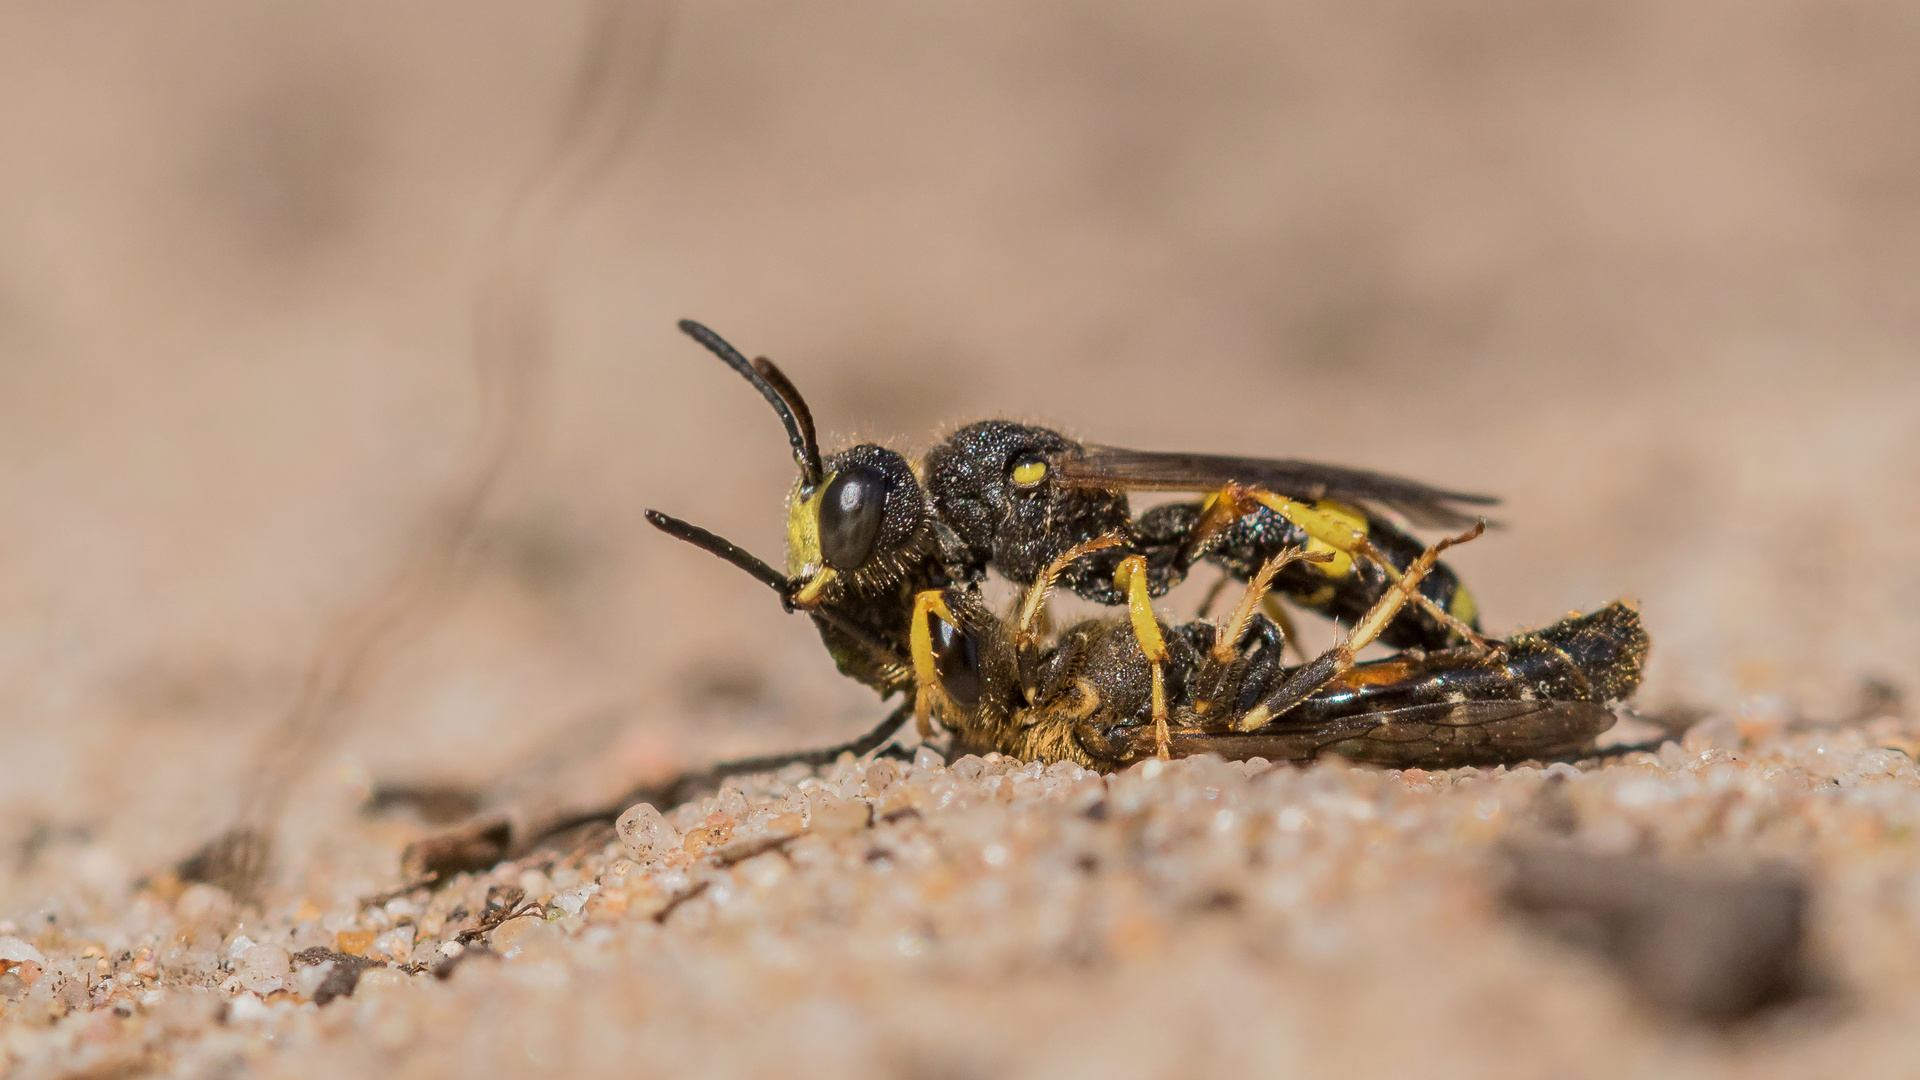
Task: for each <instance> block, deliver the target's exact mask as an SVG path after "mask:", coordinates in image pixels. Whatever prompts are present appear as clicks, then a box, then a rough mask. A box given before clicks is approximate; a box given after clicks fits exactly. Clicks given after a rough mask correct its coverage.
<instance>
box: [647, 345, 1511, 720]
mask: <svg viewBox="0 0 1920 1080" xmlns="http://www.w3.org/2000/svg"><path fill="white" fill-rule="evenodd" d="M680 329H681V330H682V331H683V332H685V333H686V334H688V335H689V336H691V337H693V338H694V339H695V340H696V341H698V342H699V343H700V344H702V345H704V346H705V347H706V348H707V349H708V350H709V351H711V352H712V353H713V354H714V355H715V356H717V357H719V358H720V359H721V360H722V361H723V362H725V363H726V364H727V365H728V366H729V367H731V368H733V369H734V370H735V371H736V372H738V373H739V374H740V375H741V376H742V377H744V378H745V379H746V380H747V381H748V382H749V383H750V384H751V385H753V386H754V388H755V389H757V390H758V391H759V392H760V394H761V395H762V396H763V397H765V398H766V400H767V401H768V402H769V403H770V404H771V405H772V406H773V408H774V411H775V412H776V414H778V416H779V417H780V419H781V422H782V424H783V425H784V426H785V428H786V431H787V437H788V441H789V443H790V445H791V448H792V451H793V458H794V462H795V464H796V465H797V466H798V468H799V473H800V475H799V477H798V479H797V480H796V481H795V484H794V487H793V489H792V490H791V492H790V493H789V494H788V497H787V579H788V585H787V586H785V587H784V591H783V601H784V602H785V603H786V604H787V606H788V607H789V609H802V610H806V611H808V612H810V613H811V614H813V615H814V617H815V622H816V623H817V624H818V625H819V626H820V632H821V636H822V638H823V640H824V641H825V643H826V645H827V648H828V651H829V652H830V653H831V654H832V655H833V657H834V658H835V661H836V662H837V663H838V665H839V667H840V669H841V670H842V671H843V672H845V673H846V674H848V675H850V676H852V677H854V678H856V679H859V680H860V681H862V682H864V683H866V684H867V685H869V686H872V687H874V688H875V689H877V690H879V691H880V692H881V693H882V695H883V696H885V695H889V694H891V693H893V692H895V691H898V690H902V689H905V688H906V687H907V686H909V685H911V683H912V676H911V673H910V672H908V671H907V670H906V669H905V668H904V667H903V666H902V665H900V664H898V663H892V662H886V661H882V660H880V659H879V658H880V657H883V656H887V657H892V658H896V659H897V658H898V657H899V656H900V655H902V653H901V650H900V647H901V646H902V645H904V644H905V637H906V630H907V626H906V613H907V610H908V608H909V607H910V605H911V602H912V597H914V596H915V595H918V594H919V593H920V592H923V591H925V590H927V589H929V588H939V587H942V586H944V585H946V584H949V583H959V584H977V583H979V582H981V581H982V580H984V579H985V577H986V575H987V573H988V571H989V570H992V571H997V572H998V573H999V574H1000V575H1001V576H1003V577H1005V578H1007V579H1008V580H1010V581H1012V582H1013V583H1014V584H1016V585H1020V586H1031V585H1032V584H1033V583H1034V581H1035V579H1036V577H1037V576H1038V574H1039V573H1040V572H1041V571H1042V569H1044V568H1045V567H1047V566H1049V565H1051V564H1052V563H1053V562H1054V561H1055V560H1057V559H1058V558H1059V557H1060V556H1061V555H1062V554H1063V553H1064V552H1066V551H1069V550H1072V549H1074V548H1075V547H1076V546H1078V545H1082V544H1085V543H1087V542H1088V541H1090V540H1092V539H1094V538H1095V537H1103V536H1104V537H1117V538H1118V542H1116V543H1113V544H1112V545H1111V546H1110V547H1108V548H1105V549H1102V550H1101V551H1099V552H1098V553H1097V554H1096V555H1095V556H1093V557H1092V558H1088V559H1085V560H1083V561H1080V562H1077V563H1075V564H1074V565H1072V566H1071V567H1069V568H1068V569H1067V570H1066V571H1065V572H1064V574H1063V576H1062V578H1061V580H1060V581H1059V582H1058V585H1059V587H1063V588H1065V589H1068V590H1069V591H1071V592H1074V593H1076V594H1078V595H1079V596H1082V597H1084V598H1086V599H1088V600H1092V601H1094V602H1096V603H1100V604H1107V605H1113V604H1128V605H1130V606H1132V607H1133V608H1136V609H1140V608H1144V607H1146V606H1147V605H1149V604H1150V602H1151V601H1152V600H1153V599H1154V598H1156V597H1159V596H1162V595H1164V594H1165V593H1166V592H1167V590H1169V589H1171V588H1172V587H1173V586H1175V585H1177V584H1179V583H1180V582H1181V581H1182V580H1184V578H1185V577H1186V575H1187V573H1188V571H1189V570H1191V569H1192V567H1193V566H1194V565H1196V564H1197V563H1198V562H1200V561H1203V560H1204V561H1207V562H1210V563H1213V564H1214V565H1217V566H1219V567H1220V568H1222V569H1223V570H1225V571H1226V572H1227V574H1228V575H1229V576H1230V577H1232V578H1237V579H1239V580H1241V581H1246V580H1249V579H1250V578H1251V576H1252V575H1253V574H1254V573H1255V571H1256V570H1257V569H1258V568H1259V567H1260V566H1261V565H1263V564H1264V563H1265V562H1267V561H1268V560H1269V559H1271V558H1272V557H1273V556H1274V555H1275V554H1276V553H1278V552H1280V551H1283V550H1288V549H1291V548H1300V549H1301V550H1303V551H1306V552H1310V553H1324V554H1326V555H1327V556H1328V558H1325V559H1320V560H1312V561H1298V562H1294V563H1291V564H1289V565H1288V566H1287V567H1286V568H1284V569H1283V570H1282V571H1281V572H1280V573H1279V574H1278V575H1277V576H1276V577H1275V578H1274V580H1273V581H1272V583H1271V587H1270V595H1282V596H1285V597H1286V598H1287V599H1288V600H1289V601H1291V602H1292V603H1294V604H1295V605H1297V606H1299V607H1302V608H1304V609H1306V610H1309V611H1314V612H1317V613H1320V614H1322V615H1326V616H1328V617H1330V618H1333V619H1334V620H1336V621H1338V622H1342V623H1344V624H1347V625H1351V624H1353V623H1354V622H1355V621H1356V620H1358V619H1359V618H1361V617H1362V616H1363V615H1364V614H1365V613H1366V612H1367V611H1369V610H1370V609H1372V608H1373V607H1374V605H1375V604H1376V603H1377V602H1378V601H1379V600H1380V599H1381V597H1382V596H1384V595H1385V594H1386V592H1387V591H1388V590H1389V589H1390V588H1391V587H1392V586H1393V585H1394V584H1395V583H1396V582H1397V581H1398V580H1399V579H1400V578H1401V576H1402V575H1403V574H1404V572H1405V568H1406V567H1407V566H1409V565H1411V564H1412V562H1413V561H1414V560H1415V559H1417V558H1418V557H1419V555H1420V553H1421V551H1422V545H1421V544H1420V542H1419V541H1418V540H1416V539H1414V538H1413V537H1412V536H1410V535H1408V534H1407V533H1405V532H1403V531H1401V530H1400V529H1399V528H1398V527H1397V526H1396V525H1394V524H1393V523H1392V521H1390V520H1389V519H1388V518H1387V516H1386V515H1385V513H1383V511H1391V512H1393V513H1397V514H1399V515H1401V516H1402V517H1404V518H1406V519H1407V520H1408V521H1410V522H1414V523H1417V524H1422V525H1446V526H1457V525H1463V524H1466V523H1468V522H1469V521H1471V520H1472V519H1471V518H1470V517H1468V516H1467V515H1466V514H1464V513H1462V512H1461V511H1460V510H1459V509H1457V505H1490V504H1492V503H1494V502H1496V501H1497V500H1495V499H1493V498H1491V497H1489V496H1485V495H1475V494H1470V493H1465V492H1456V491H1447V490H1443V489H1440V488H1436V487H1432V486H1430V485H1427V484H1423V483H1420V482H1418V481H1413V480H1407V479H1403V478H1400V477H1394V476H1388V475H1384V474H1381V473H1375V472H1367V471H1363V470H1358V469H1346V468H1341V467H1337V466H1332V465H1321V464H1315V463H1312V462H1302V461H1283V460H1271V459H1263V458H1245V457H1225V456H1218V455H1205V454H1181V453H1152V452H1146V451H1137V450H1124V449H1120V448H1116V447H1108V446H1099V445H1095V444H1087V443H1081V442H1077V441H1075V440H1072V439H1069V438H1067V437H1066V436H1064V435H1061V434H1059V433H1058V432H1054V431H1051V430H1049V429H1046V428H1042V427H1035V426H1031V425H1025V424H1016V423H1012V422H1010V421H1004V420H987V421H981V422H979V423H975V424H969V425H967V426H965V427H963V428H960V429H959V430H958V431H956V432H954V433H953V434H952V435H950V436H949V437H947V438H946V439H944V440H942V441H941V442H940V443H939V444H938V445H936V446H934V447H933V448H932V449H931V450H929V451H928V452H927V454H926V456H925V458H924V461H923V462H922V464H921V466H920V468H919V469H916V468H915V467H914V466H913V465H912V464H911V463H910V462H909V461H908V460H907V459H906V458H905V457H904V456H903V455H901V454H900V453H899V452H898V451H895V450H893V449H890V448H888V447H884V446H879V445H876V444H872V443H862V444H859V445H856V446H852V447H849V448H848V449H846V450H843V451H841V452H839V453H837V454H834V455H831V456H823V455H822V454H821V452H820V448H819V443H818V439H817V436H816V432H815V428H814V422H813V416H812V413H811V411H810V410H809V409H808V407H807V405H806V402H805V400H804V399H803V398H802V397H801V395H800V393H799V391H798V390H797V389H795V387H794V385H793V383H792V381H791V380H789V379H788V378H787V377H786V375H785V374H784V373H783V372H781V370H780V369H779V367H778V366H777V365H775V364H774V363H773V361H771V360H768V359H766V358H764V357H762V358H760V359H757V360H752V361H749V360H747V358H746V357H745V356H744V355H743V354H742V353H741V352H740V351H739V350H738V349H736V348H734V347H733V346H732V345H731V344H730V343H728V342H727V341H726V340H725V339H724V338H722V337H721V336H720V335H718V334H716V333H714V332H713V331H712V330H709V329H708V328H706V327H705V326H702V325H701V324H699V323H697V322H694V321H692V320H684V321H682V322H681V323H680ZM1134 490H1139V491H1202V492H1205V493H1206V494H1205V497H1204V498H1203V499H1201V500H1196V501H1188V502H1174V503H1168V504H1165V505H1161V506H1156V507H1154V508H1153V509H1151V510H1148V511H1146V512H1145V513H1142V514H1140V515H1139V516H1138V517H1135V516H1133V515H1132V513H1131V511H1130V508H1129V505H1128V497H1127V493H1128V492H1129V491H1134ZM656 524H657V522H656ZM1223 580H1225V579H1223ZM1409 600H1410V603H1408V604H1406V605H1404V606H1403V609H1402V610H1401V611H1400V612H1399V613H1398V614H1397V615H1396V616H1395V618H1394V619H1393V621H1392V622H1390V623H1389V624H1388V625H1387V626H1385V627H1383V628H1382V629H1381V631H1380V635H1379V637H1380V640H1381V641H1382V642H1383V643H1384V644H1386V645H1389V646H1392V647H1395V648H1428V649H1436V648H1445V647H1448V646H1450V645H1455V644H1459V643H1461V642H1467V643H1471V644H1473V645H1474V646H1475V647H1477V648H1481V649H1483V650H1484V649H1486V648H1488V647H1489V643H1488V642H1487V641H1486V639H1484V638H1482V637H1481V636H1480V635H1479V633H1478V627H1479V616H1478V611H1477V607H1476V605H1475V604H1474V601H1473V598H1472V596H1471V594H1470V593H1468V591H1467V590H1466V588H1465V586H1464V585H1462V584H1461V582H1460V580H1459V578H1458V577H1457V576H1456V575H1455V574H1454V572H1453V571H1452V570H1451V569H1449V568H1447V567H1446V566H1444V565H1441V566H1436V567H1434V568H1433V569H1432V570H1431V572H1429V573H1428V574H1427V575H1426V576H1425V577H1424V579H1423V580H1422V583H1421V586H1420V588H1419V589H1418V590H1417V591H1414V592H1413V593H1411V594H1410V595H1409ZM1268 611H1269V614H1270V616H1271V617H1273V618H1274V619H1275V620H1276V621H1278V622H1281V623H1282V624H1283V625H1285V623H1286V614H1285V611H1284V609H1283V608H1281V607H1279V606H1278V605H1277V604H1270V605H1269V607H1268ZM1289 637H1290V640H1291V639H1292V637H1293V636H1292V635H1289ZM876 641H877V642H878V643H879V644H880V646H881V648H880V649H879V650H878V651H876V650H875V649H874V647H873V646H874V644H875V642H876Z"/></svg>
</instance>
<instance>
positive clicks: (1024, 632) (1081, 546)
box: [1015, 533, 1145, 645]
mask: <svg viewBox="0 0 1920 1080" xmlns="http://www.w3.org/2000/svg"><path fill="white" fill-rule="evenodd" d="M1124 543H1126V537H1124V536H1121V535H1120V534H1119V533H1106V534H1104V535H1102V536H1096V537H1094V538H1093V539H1091V540H1082V541H1081V542H1080V543H1078V544H1075V545H1073V546H1072V547H1070V548H1068V549H1067V550H1066V551H1064V552H1062V553H1061V554H1060V556H1059V557H1058V558H1056V559H1054V560H1053V561H1052V562H1050V563H1048V564H1047V568H1046V569H1045V570H1043V571H1041V572H1040V576H1039V577H1037V578H1035V579H1034V580H1033V585H1032V587H1030V588H1029V589H1027V597H1026V599H1025V600H1023V601H1022V602H1021V604H1020V622H1019V624H1018V625H1017V627H1016V628H1015V632H1016V633H1017V634H1018V635H1019V637H1020V641H1021V644H1023V645H1031V644H1032V643H1033V640H1034V638H1035V637H1037V636H1038V633H1037V629H1036V628H1037V627H1038V626H1039V623H1040V615H1041V613H1042V612H1044V611H1045V610H1046V606H1047V599H1048V598H1049V597H1051V596H1052V595H1053V590H1054V587H1055V586H1056V585H1057V584H1058V583H1059V581H1060V575H1061V574H1063V573H1065V572H1066V569H1067V567H1069V566H1072V565H1073V564H1074V563H1075V562H1078V561H1079V560H1080V559H1081V558H1082V557H1084V556H1086V555H1090V554H1092V553H1093V552H1096V551H1099V550H1100V549H1102V548H1110V547H1113V546H1115V545H1117V544H1124ZM1142 565H1145V562H1144V560H1143V561H1142Z"/></svg>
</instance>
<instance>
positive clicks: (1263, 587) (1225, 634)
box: [1193, 547, 1333, 716]
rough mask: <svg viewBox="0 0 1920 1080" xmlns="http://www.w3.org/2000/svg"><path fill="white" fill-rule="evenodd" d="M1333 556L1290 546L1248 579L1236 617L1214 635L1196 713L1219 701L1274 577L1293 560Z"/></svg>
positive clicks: (1200, 680)
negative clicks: (1227, 677)
mask: <svg viewBox="0 0 1920 1080" xmlns="http://www.w3.org/2000/svg"><path fill="white" fill-rule="evenodd" d="M1331 558H1333V556H1332V555H1331V554H1330V553H1327V552H1306V551H1302V550H1301V549H1299V548H1297V547H1290V548H1287V549H1285V550H1283V551H1281V552H1280V553H1279V554H1277V555H1275V556H1274V557H1273V558H1271V559H1268V560H1267V561H1266V562H1265V563H1262V564H1261V566H1260V569H1259V570H1258V571H1257V572H1255V574H1254V575H1253V578H1252V579H1251V580H1249V581H1248V582H1247V589H1246V591H1245V592H1244V593H1242V594H1241V595H1240V603H1238V604H1237V605H1235V606H1234V609H1233V616H1232V618H1230V619H1229V620H1228V621H1227V624H1226V625H1225V626H1222V627H1221V628H1220V632H1219V633H1217V634H1215V635H1214V638H1213V646H1212V648H1210V649H1208V650H1207V657H1206V660H1205V661H1204V662H1203V663H1202V664H1201V667H1200V672H1199V674H1198V676H1197V677H1196V678H1195V680H1194V685H1195V686H1198V687H1204V688H1205V689H1204V690H1201V691H1200V692H1198V693H1196V694H1195V695H1194V702H1193V711H1194V712H1196V713H1198V714H1200V715H1202V716H1204V715H1206V714H1207V713H1208V712H1211V711H1212V709H1213V707H1214V705H1215V704H1217V703H1218V700H1219V696H1220V694H1221V692H1222V690H1223V689H1224V681H1225V677H1226V674H1227V671H1228V669H1229V668H1231V667H1232V666H1233V664H1234V662H1235V661H1237V660H1239V659H1240V655H1241V654H1240V639H1241V638H1243V637H1245V636H1246V634H1247V625H1248V624H1249V623H1251V622H1252V621H1253V613H1254V609H1255V608H1257V607H1259V606H1261V603H1262V602H1263V601H1265V600H1267V599H1269V598H1270V595H1271V594H1270V593H1269V592H1268V590H1269V589H1271V588H1272V587H1273V576H1274V575H1275V574H1277V573H1279V572H1280V568H1281V567H1283V566H1285V565H1287V564H1288V563H1290V562H1301V561H1305V562H1326V561H1327V560H1329V559H1331ZM1283 633H1284V632H1283Z"/></svg>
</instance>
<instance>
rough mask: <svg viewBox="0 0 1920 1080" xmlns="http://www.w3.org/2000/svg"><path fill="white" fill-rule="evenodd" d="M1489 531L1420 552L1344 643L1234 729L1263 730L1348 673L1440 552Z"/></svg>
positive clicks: (1479, 529)
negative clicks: (1355, 657) (1359, 654)
mask: <svg viewBox="0 0 1920 1080" xmlns="http://www.w3.org/2000/svg"><path fill="white" fill-rule="evenodd" d="M1486 531H1487V523H1486V522H1484V521H1482V522H1480V523H1479V524H1477V525H1475V526H1474V527H1473V528H1471V529H1468V530H1467V531H1466V532H1464V533H1461V534H1460V535H1459V536H1451V537H1448V538H1446V539H1444V540H1441V541H1440V542H1438V543H1436V544H1434V545H1433V546H1432V547H1429V548H1428V549H1427V550H1425V551H1423V552H1421V553H1420V557H1419V558H1418V559H1415V560H1414V562H1413V565H1412V566H1409V567H1407V571H1406V573H1405V574H1403V575H1401V576H1400V578H1399V579H1398V580H1396V581H1395V582H1394V583H1393V585H1392V587H1391V588H1389V589H1388V590H1387V591H1386V594H1385V595H1383V596H1381V597H1380V600H1379V602H1378V603H1376V604H1374V605H1373V610H1371V611H1369V612H1367V614H1366V617H1365V618H1363V619H1361V620H1360V621H1359V623H1357V624H1355V626H1354V628H1353V630H1352V631H1351V632H1350V633H1349V634H1348V635H1347V639H1346V640H1345V641H1342V642H1340V643H1339V644H1337V645H1335V646H1334V647H1333V648H1331V649H1328V650H1327V651H1326V652H1323V653H1321V654H1320V655H1319V656H1318V657H1315V658H1314V660H1313V662H1312V663H1310V664H1307V665H1306V666H1304V667H1301V668H1298V669H1296V670H1295V671H1294V673H1293V674H1292V675H1291V676H1289V677H1288V678H1287V681H1286V682H1285V683H1284V684H1282V685H1281V687H1280V689H1278V690H1275V691H1274V692H1273V693H1271V694H1269V695H1267V698H1266V700H1265V701H1262V702H1261V703H1260V704H1258V705H1256V706H1254V707H1253V709H1251V710H1250V711H1248V712H1247V714H1246V715H1244V716H1242V717H1240V719H1238V720H1236V721H1234V724H1233V728H1234V730H1235V731H1253V730H1256V729H1258V728H1260V727H1262V726H1263V725H1265V724H1266V723H1267V722H1268V721H1269V720H1272V719H1273V718H1274V717H1275V716H1279V715H1281V714H1283V713H1285V712H1286V711H1287V710H1288V709H1291V708H1293V707H1294V706H1295V705H1298V704H1299V703H1301V702H1302V701H1305V700H1306V699H1307V698H1309V697H1311V696H1313V694H1314V692H1315V691H1317V690H1319V689H1320V688H1321V687H1323V686H1325V685H1327V684H1328V683H1329V682H1332V681H1333V680H1334V679H1337V678H1339V677H1340V676H1341V675H1343V674H1345V673H1346V672H1347V671H1348V670H1349V669H1350V668H1352V667H1353V654H1354V653H1356V652H1358V651H1360V650H1361V649H1363V648H1365V647H1366V646H1367V645H1368V644H1370V643H1371V642H1372V641H1373V639H1374V638H1376V637H1379V636H1380V631H1382V630H1384V629H1386V627H1387V624H1388V623H1389V622H1392V621H1393V617H1394V616H1395V615H1397V614H1399V612H1400V607H1401V605H1403V604H1405V603H1406V602H1407V599H1408V597H1410V596H1414V595H1418V594H1416V593H1415V592H1414V588H1415V587H1416V586H1417V585H1419V584H1420V579H1421V578H1423V577H1426V576H1427V571H1429V570H1432V569H1433V564H1434V563H1436V562H1438V561H1440V553H1441V552H1443V551H1445V550H1447V549H1448V548H1450V547H1452V546H1454V545H1455V544H1464V543H1466V542H1467V541H1469V540H1472V539H1474V538H1475V537H1477V536H1479V535H1480V534H1481V533H1483V532H1486Z"/></svg>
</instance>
